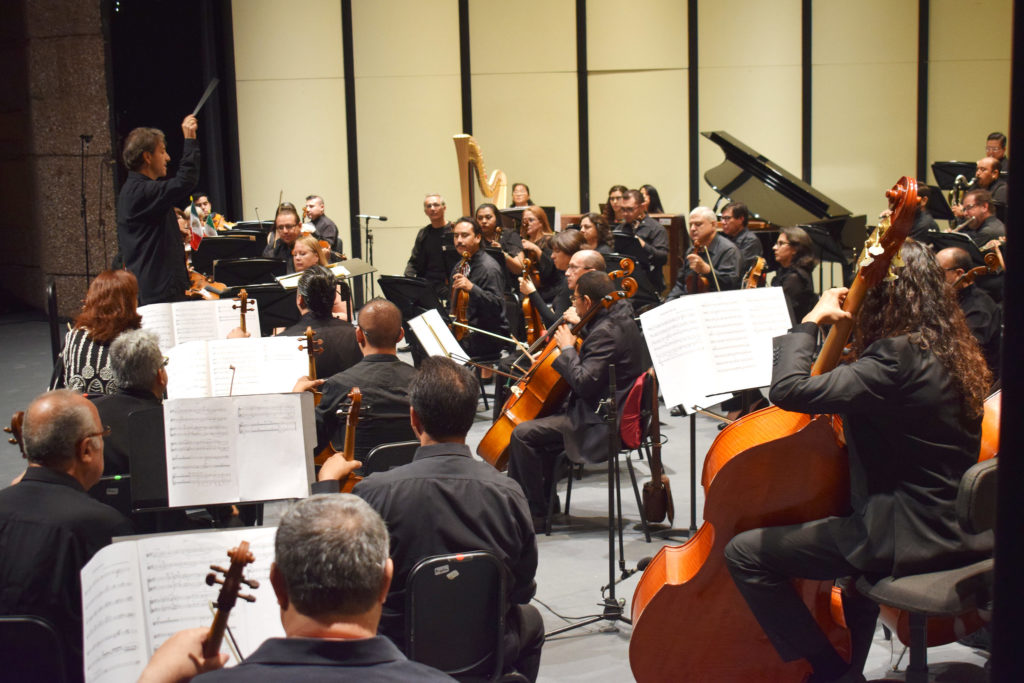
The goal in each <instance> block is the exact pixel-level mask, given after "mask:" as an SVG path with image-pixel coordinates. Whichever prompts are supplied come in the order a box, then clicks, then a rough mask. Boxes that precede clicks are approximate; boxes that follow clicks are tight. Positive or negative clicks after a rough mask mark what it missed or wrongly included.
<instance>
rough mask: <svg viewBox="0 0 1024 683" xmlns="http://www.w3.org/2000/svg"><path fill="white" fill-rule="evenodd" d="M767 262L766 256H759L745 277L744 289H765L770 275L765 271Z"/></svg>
mask: <svg viewBox="0 0 1024 683" xmlns="http://www.w3.org/2000/svg"><path fill="white" fill-rule="evenodd" d="M766 264H767V261H765V260H764V256H758V257H757V259H756V260H755V261H754V262H753V263H752V264H751V265H750V270H748V271H747V274H746V275H744V276H743V288H744V289H757V288H758V287H764V281H765V278H766V277H767V275H768V271H766V270H765V265H766Z"/></svg>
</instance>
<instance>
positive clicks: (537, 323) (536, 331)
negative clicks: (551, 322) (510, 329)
mask: <svg viewBox="0 0 1024 683" xmlns="http://www.w3.org/2000/svg"><path fill="white" fill-rule="evenodd" d="M523 277H526V278H529V280H530V282H532V283H533V286H534V287H535V288H538V289H539V288H540V275H538V274H537V268H536V267H535V266H534V265H533V262H532V261H530V259H524V260H523ZM522 308H523V320H524V321H525V322H526V343H527V344H533V343H534V342H536V341H537V339H538V338H539V337H540V336H541V335H543V334H544V332H545V329H544V320H543V319H542V318H541V316H540V311H538V310H537V309H535V308H534V307H533V302H531V301H530V297H528V296H524V297H523V304H522Z"/></svg>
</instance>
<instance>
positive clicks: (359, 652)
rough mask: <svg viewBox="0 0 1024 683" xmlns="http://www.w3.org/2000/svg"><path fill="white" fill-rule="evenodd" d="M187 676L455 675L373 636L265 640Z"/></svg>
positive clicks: (202, 679) (403, 678)
mask: <svg viewBox="0 0 1024 683" xmlns="http://www.w3.org/2000/svg"><path fill="white" fill-rule="evenodd" d="M193 680H194V681H196V682H197V683H217V682H218V681H245V683H250V682H252V683H261V682H263V681H268V682H273V683H278V682H279V681H296V682H298V683H302V682H304V681H308V682H309V683H320V682H321V681H352V682H353V683H356V682H358V683H408V682H409V681H453V680H455V679H453V678H451V677H450V676H448V675H446V674H443V673H441V672H440V671H438V670H437V669H432V668H430V667H429V666H427V665H425V664H419V663H418V662H412V661H409V660H408V659H406V658H405V655H403V654H402V653H401V652H399V650H398V648H396V647H395V644H394V643H392V642H391V641H389V640H388V639H387V638H384V637H382V636H376V637H374V638H362V639H359V640H327V639H323V638H268V639H267V640H265V641H263V644H262V645H260V646H259V647H258V648H256V651H255V652H253V653H252V654H251V655H249V656H248V657H246V658H245V660H244V661H243V662H242V663H241V664H239V665H238V666H234V667H230V668H227V669H219V670H217V671H211V672H209V673H205V674H202V675H200V676H197V677H196V678H194V679H193Z"/></svg>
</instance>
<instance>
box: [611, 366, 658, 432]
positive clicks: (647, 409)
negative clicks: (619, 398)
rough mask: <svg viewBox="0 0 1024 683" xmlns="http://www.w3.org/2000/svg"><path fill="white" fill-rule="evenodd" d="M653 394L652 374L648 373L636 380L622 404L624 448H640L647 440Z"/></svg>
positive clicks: (620, 425) (621, 429) (621, 424)
mask: <svg viewBox="0 0 1024 683" xmlns="http://www.w3.org/2000/svg"><path fill="white" fill-rule="evenodd" d="M651 393H652V392H651V373H650V371H648V372H645V373H644V374H642V375H640V376H639V377H637V378H636V380H635V381H634V382H633V386H632V387H630V389H629V393H628V394H626V400H624V401H623V402H622V421H621V422H620V423H619V439H620V440H621V442H622V448H624V449H627V450H634V449H636V448H640V445H641V444H642V443H643V442H644V439H645V438H647V428H648V427H649V426H650V424H651V400H652V397H651ZM653 400H657V398H654V399H653Z"/></svg>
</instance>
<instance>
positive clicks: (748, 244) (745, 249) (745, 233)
mask: <svg viewBox="0 0 1024 683" xmlns="http://www.w3.org/2000/svg"><path fill="white" fill-rule="evenodd" d="M722 234H723V235H725V238H726V239H728V240H730V241H731V242H732V243H733V244H735V245H736V247H737V248H738V249H739V250H740V255H741V256H742V257H743V264H742V265H741V266H740V277H742V276H743V275H744V274H745V273H746V272H747V271H748V270H750V266H752V265H754V261H755V260H756V259H757V257H758V256H764V248H763V247H762V246H761V240H759V239H757V235H755V234H754V233H752V232H750V230H748V229H747V228H743V229H742V230H740V231H739V232H738V233H736V236H735V237H732V236H730V235H726V234H725V233H724V232H723V233H722Z"/></svg>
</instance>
